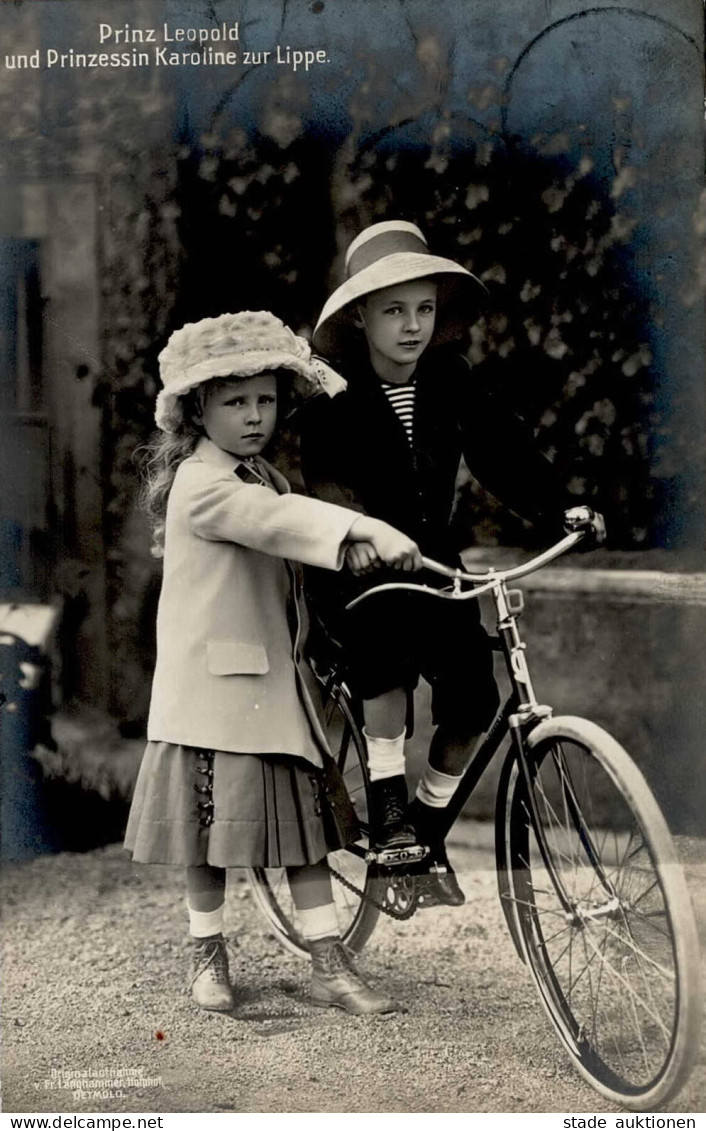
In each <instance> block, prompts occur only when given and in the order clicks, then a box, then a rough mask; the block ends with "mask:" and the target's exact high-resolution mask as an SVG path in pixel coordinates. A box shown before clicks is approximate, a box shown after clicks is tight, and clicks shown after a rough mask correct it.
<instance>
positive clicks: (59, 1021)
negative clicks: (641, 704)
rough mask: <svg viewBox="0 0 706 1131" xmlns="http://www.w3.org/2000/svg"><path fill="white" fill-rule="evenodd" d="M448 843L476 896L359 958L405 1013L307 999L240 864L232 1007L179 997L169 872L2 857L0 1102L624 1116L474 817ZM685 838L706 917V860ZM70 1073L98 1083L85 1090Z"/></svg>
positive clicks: (174, 884) (382, 940) (177, 900)
mask: <svg viewBox="0 0 706 1131" xmlns="http://www.w3.org/2000/svg"><path fill="white" fill-rule="evenodd" d="M454 835H455V836H456V837H457V838H458V837H461V838H463V839H456V840H455V841H452V842H451V855H452V858H453V859H454V861H455V862H456V863H457V866H458V867H459V871H460V873H461V880H462V883H463V886H464V887H465V890H466V892H467V895H468V902H467V904H466V906H465V907H464V908H461V909H455V910H452V909H436V910H430V911H427V912H425V913H418V914H417V915H416V916H415V917H414V918H413V919H412V920H410V921H409V922H407V923H395V922H393V921H392V920H389V919H385V920H384V921H382V922H381V923H380V924H379V925H378V928H377V929H376V931H375V934H374V935H373V937H372V939H371V940H370V942H369V943H368V946H367V947H366V950H365V952H364V956H363V959H362V963H361V965H362V966H363V968H364V969H365V970H366V971H367V972H368V973H369V974H371V975H373V976H374V977H375V978H376V979H379V980H380V982H384V983H385V985H386V986H387V987H389V989H390V990H391V991H392V992H393V993H394V994H395V995H396V996H397V997H398V998H399V999H401V1000H402V1001H404V1002H405V1003H406V1005H407V1007H408V1012H406V1013H399V1014H394V1015H389V1016H385V1017H374V1018H369V1019H366V1018H353V1017H349V1016H348V1015H346V1014H343V1013H341V1012H339V1011H338V1010H328V1011H318V1010H314V1009H312V1008H311V1007H309V1006H308V1005H307V1002H306V989H307V970H306V966H305V964H303V963H302V962H301V961H300V960H298V959H297V958H296V957H294V956H292V955H289V954H286V953H284V952H283V951H282V950H281V949H280V948H279V946H278V944H277V943H276V942H275V941H274V939H273V938H272V937H271V936H270V935H269V934H268V931H267V927H266V924H265V923H264V921H262V920H261V919H260V917H259V915H258V913H257V910H256V908H255V907H254V905H253V902H252V898H251V896H250V893H249V890H248V887H247V884H246V882H245V880H244V879H243V877H242V876H241V875H240V874H239V873H237V872H233V873H231V876H230V881H229V882H230V888H229V894H228V904H227V929H228V932H229V934H230V935H231V937H232V938H233V947H234V949H233V959H232V963H231V970H232V977H233V981H234V983H235V986H236V993H237V1004H236V1009H235V1011H234V1013H233V1014H232V1015H226V1016H223V1015H214V1014H208V1013H204V1012H200V1011H198V1010H197V1009H196V1008H195V1007H192V1005H191V1002H190V998H189V996H188V995H187V994H186V993H185V991H184V989H183V986H184V981H185V975H186V971H187V967H188V959H189V942H188V938H187V937H186V934H185V930H184V909H183V893H182V887H181V877H180V873H179V871H178V870H177V869H172V868H166V867H148V866H135V865H133V864H132V863H130V861H129V860H128V858H127V857H126V855H125V853H124V852H123V851H122V849H121V848H120V846H119V845H112V846H110V847H108V848H105V849H99V850H96V851H93V852H89V853H86V854H81V855H73V854H63V855H59V856H47V857H42V858H40V859H37V860H35V861H32V862H31V863H28V864H22V865H15V866H6V867H5V869H4V871H3V902H4V908H5V929H4V979H3V982H4V993H3V999H4V1000H3V1014H4V1017H3V1032H4V1038H3V1043H4V1050H3V1093H4V1095H3V1105H4V1110H5V1111H9V1112H13V1113H17V1112H41V1111H61V1112H72V1111H101V1112H122V1111H133V1112H134V1111H148V1112H200V1111H203V1112H206V1111H234V1112H428V1113H431V1112H492V1111H503V1112H530V1111H542V1112H564V1111H568V1112H588V1111H611V1110H617V1109H613V1108H612V1107H610V1106H609V1105H607V1104H606V1102H605V1101H604V1100H602V1099H601V1097H600V1096H599V1095H598V1094H597V1093H595V1092H593V1091H592V1090H591V1089H590V1088H589V1087H588V1086H587V1085H586V1084H584V1083H583V1081H582V1080H581V1079H580V1077H578V1076H577V1075H576V1073H575V1072H574V1071H573V1069H572V1068H571V1067H570V1065H569V1062H568V1060H567V1058H566V1057H565V1055H564V1053H563V1051H562V1049H561V1047H560V1046H559V1044H558V1043H557V1040H556V1038H555V1037H554V1036H553V1033H552V1031H551V1030H550V1028H549V1026H548V1023H547V1022H546V1021H545V1019H544V1015H543V1013H542V1011H541V1009H540V1007H539V1006H538V1003H537V999H536V996H535V992H534V990H533V988H532V986H531V984H530V982H529V976H528V975H527V973H526V971H525V969H524V967H523V966H522V964H521V963H520V962H519V960H518V959H517V957H516V956H515V953H514V950H513V948H512V945H511V942H510V939H509V936H508V934H507V931H506V928H505V925H504V921H503V917H502V913H501V911H500V907H499V904H498V900H497V897H496V893H495V875H494V868H493V857H492V851H491V844H490V829H489V827H488V826H487V825H482V824H477V823H475V822H464V823H463V824H462V825H461V826H456V828H455V830H454ZM685 847H686V849H687V850H688V856H689V859H688V865H689V876H690V881H691V883H692V888H693V893H694V899H695V905H696V908H697V914H698V917H699V920H700V923H701V925H702V927H703V926H704V924H706V896H705V892H706V863H704V861H705V860H706V853H704V851H703V850H702V846H699V845H696V846H695V845H694V844H693V843H691V844H689V845H687V846H685ZM701 1054H702V1055H701V1057H700V1061H699V1064H698V1066H697V1068H696V1069H695V1071H694V1073H693V1075H692V1077H691V1080H690V1081H689V1083H688V1085H687V1087H686V1088H685V1089H684V1090H683V1092H682V1093H681V1094H680V1096H678V1097H677V1099H676V1100H675V1101H674V1103H673V1105H672V1108H673V1110H675V1111H680V1112H703V1111H704V1110H705V1107H704V1100H705V1099H706V1045H704V1044H703V1043H702V1049H701ZM77 1072H85V1073H91V1074H92V1076H91V1077H90V1078H89V1077H85V1078H84V1082H83V1083H82V1084H81V1085H80V1086H81V1087H82V1088H83V1089H84V1091H88V1092H98V1093H99V1094H98V1095H90V1096H88V1095H82V1096H79V1097H74V1089H75V1087H76V1080H77V1078H76V1077H74V1078H73V1079H72V1078H71V1074H72V1073H77ZM101 1072H102V1073H103V1075H102V1076H101V1075H99V1073H101ZM101 1089H102V1090H103V1091H104V1092H106V1093H112V1094H106V1095H101V1094H100V1092H101ZM120 1092H122V1093H123V1094H122V1095H120V1094H119V1093H120Z"/></svg>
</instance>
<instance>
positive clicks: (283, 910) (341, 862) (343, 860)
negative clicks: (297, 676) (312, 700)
mask: <svg viewBox="0 0 706 1131" xmlns="http://www.w3.org/2000/svg"><path fill="white" fill-rule="evenodd" d="M322 721H323V723H324V727H325V731H326V738H327V740H328V745H329V749H330V751H331V753H332V755H333V757H334V759H335V761H336V764H337V766H338V769H339V772H340V774H341V776H342V778H343V781H344V783H345V785H346V789H347V791H348V796H349V797H350V799H351V802H352V804H353V807H354V809H355V811H356V816H357V817H358V821H359V823H360V826H361V830H362V834H363V835H362V837H361V840H360V841H358V842H357V843H356V844H354V845H349V846H348V847H346V848H342V849H339V850H338V851H337V852H331V853H329V855H328V863H329V867H330V869H331V886H332V888H333V897H334V903H335V906H336V915H337V918H338V927H339V933H340V935H341V938H342V940H343V942H344V943H345V944H346V945H347V946H348V947H350V948H351V950H354V951H360V950H362V948H363V947H364V945H365V943H366V942H367V941H368V939H369V938H370V935H371V934H372V932H373V930H374V929H375V924H376V923H377V920H378V916H379V914H380V913H379V911H378V908H377V907H376V906H375V905H374V904H373V903H370V902H368V900H367V899H366V896H368V895H369V894H370V889H371V888H372V886H373V883H374V879H373V876H372V873H371V871H370V870H369V868H368V865H367V863H366V861H365V852H366V850H367V847H368V787H369V778H368V766H367V758H366V751H365V740H364V738H363V735H362V734H361V732H360V728H359V727H358V724H357V722H356V719H355V716H354V713H353V710H352V708H351V703H350V699H349V697H348V693H347V691H346V689H345V687H344V686H342V685H341V684H336V685H335V686H334V687H333V688H332V689H331V690H330V692H329V694H328V698H327V701H326V703H325V704H324V714H323V720H322ZM247 875H248V879H249V881H250V886H251V888H252V892H253V895H254V897H255V902H256V903H257V905H258V907H259V909H260V911H261V912H262V914H263V915H264V916H265V918H266V919H267V921H268V923H269V924H270V927H271V929H272V932H273V934H274V935H275V937H276V938H277V939H278V940H279V942H280V943H281V944H282V946H284V947H285V948H286V949H287V950H290V951H293V952H294V953H295V954H298V955H300V956H304V955H308V954H309V948H308V946H307V944H306V942H305V941H304V939H303V938H302V936H301V934H300V931H299V927H298V925H297V916H296V911H295V908H294V903H293V901H292V896H291V893H290V890H289V884H288V882H287V872H286V870H285V869H284V868H248V870H247ZM360 893H362V894H360Z"/></svg>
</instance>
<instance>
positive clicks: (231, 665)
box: [206, 640, 270, 675]
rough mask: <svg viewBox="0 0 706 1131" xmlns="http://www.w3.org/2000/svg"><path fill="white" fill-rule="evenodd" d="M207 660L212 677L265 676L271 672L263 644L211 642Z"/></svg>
mask: <svg viewBox="0 0 706 1131" xmlns="http://www.w3.org/2000/svg"><path fill="white" fill-rule="evenodd" d="M206 660H207V665H208V670H209V672H210V673H211V675H264V674H265V672H268V671H269V670H270V664H269V661H268V659H267V651H266V649H265V648H264V647H263V646H262V644H244V643H241V642H240V641H238V640H209V641H208V642H207V644H206Z"/></svg>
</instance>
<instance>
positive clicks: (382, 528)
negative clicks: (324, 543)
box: [348, 515, 423, 573]
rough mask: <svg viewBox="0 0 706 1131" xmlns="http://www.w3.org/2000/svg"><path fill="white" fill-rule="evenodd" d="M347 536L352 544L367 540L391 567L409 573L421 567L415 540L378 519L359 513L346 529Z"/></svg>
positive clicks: (420, 558)
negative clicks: (348, 528) (347, 529)
mask: <svg viewBox="0 0 706 1131" xmlns="http://www.w3.org/2000/svg"><path fill="white" fill-rule="evenodd" d="M348 538H349V540H350V541H351V542H353V543H354V544H355V543H360V542H369V543H370V544H371V545H372V547H373V549H374V550H375V553H376V554H377V555H378V558H379V559H380V561H381V562H382V563H383V564H384V565H386V566H390V567H391V568H392V569H399V570H404V571H405V572H406V573H409V572H412V571H413V570H418V569H421V568H422V564H423V563H422V555H421V552H420V549H419V547H418V546H417V544H416V542H413V541H412V539H411V538H408V537H407V535H406V534H402V533H401V532H400V531H399V530H395V528H394V526H388V524H387V523H386V522H381V521H380V519H377V518H371V517H370V515H361V516H360V518H357V519H356V520H355V522H354V523H353V525H352V526H351V528H350V530H349V531H348Z"/></svg>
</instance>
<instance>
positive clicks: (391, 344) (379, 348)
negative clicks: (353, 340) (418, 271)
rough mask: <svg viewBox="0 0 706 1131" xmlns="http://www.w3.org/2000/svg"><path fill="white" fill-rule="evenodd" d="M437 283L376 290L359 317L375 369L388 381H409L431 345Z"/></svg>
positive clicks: (416, 282) (420, 282)
mask: <svg viewBox="0 0 706 1131" xmlns="http://www.w3.org/2000/svg"><path fill="white" fill-rule="evenodd" d="M436 289H437V288H436V283H435V282H434V281H433V280H430V279H415V280H414V281H413V282H411V283H400V284H399V285H398V286H394V287H384V288H383V289H382V290H380V291H374V292H373V293H372V294H370V295H368V296H367V297H366V299H365V300H364V301H363V302H361V303H359V305H358V314H359V318H360V323H361V325H362V327H363V329H364V331H365V336H366V338H367V340H368V347H369V349H370V359H371V361H372V363H373V368H374V369H375V371H376V372H377V373H378V375H379V376H380V377H382V378H383V379H384V380H390V381H394V380H395V379H396V380H398V381H400V380H402V381H404V380H406V379H407V378H408V377H409V376H411V374H412V373H413V371H414V367H415V366H416V364H417V361H418V360H419V358H420V357H421V355H422V353H423V352H424V350H425V349H426V347H427V346H428V345H429V342H430V340H431V336H432V334H433V333H434V324H435V321H436Z"/></svg>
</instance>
